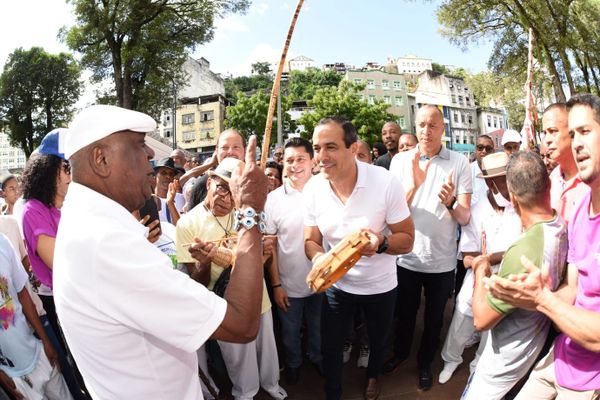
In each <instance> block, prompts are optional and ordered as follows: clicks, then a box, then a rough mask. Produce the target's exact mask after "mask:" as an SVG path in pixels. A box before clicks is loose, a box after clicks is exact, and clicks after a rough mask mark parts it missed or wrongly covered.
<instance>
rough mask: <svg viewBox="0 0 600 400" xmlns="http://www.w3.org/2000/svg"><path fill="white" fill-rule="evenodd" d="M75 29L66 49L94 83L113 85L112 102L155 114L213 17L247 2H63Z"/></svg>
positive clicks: (207, 37) (165, 103) (65, 32)
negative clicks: (70, 8) (69, 5)
mask: <svg viewBox="0 0 600 400" xmlns="http://www.w3.org/2000/svg"><path fill="white" fill-rule="evenodd" d="M67 1H68V2H70V3H72V4H73V5H74V14H75V17H76V20H77V22H76V25H75V26H73V27H71V28H69V29H68V30H66V29H63V37H64V40H65V41H66V43H67V45H68V46H69V47H70V48H71V49H72V50H75V51H77V52H79V53H81V55H82V58H81V62H82V65H83V66H84V67H85V68H88V69H89V70H90V71H92V73H93V79H94V80H95V81H97V82H101V81H104V80H105V79H107V78H110V79H111V80H113V82H114V89H115V95H116V100H117V104H118V105H119V106H121V107H125V108H130V109H135V110H141V111H146V112H149V113H151V114H153V115H155V116H156V115H158V114H159V113H160V112H161V111H162V110H164V109H165V108H168V107H169V105H170V103H171V101H172V94H171V87H172V82H173V81H175V82H176V83H177V84H178V85H179V84H181V83H182V82H183V80H184V79H185V77H184V76H183V74H182V72H181V67H182V65H183V63H184V62H185V60H186V57H187V54H188V52H190V51H193V50H194V49H195V47H196V46H197V45H199V44H202V43H205V42H207V41H209V40H211V39H212V37H213V33H214V27H213V23H214V20H215V18H218V17H222V16H224V15H226V14H228V13H232V12H244V11H245V10H246V9H247V8H248V4H249V0H197V1H187V0H184V1H181V0H102V1H93V0H67Z"/></svg>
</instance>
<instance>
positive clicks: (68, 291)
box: [53, 105, 267, 400]
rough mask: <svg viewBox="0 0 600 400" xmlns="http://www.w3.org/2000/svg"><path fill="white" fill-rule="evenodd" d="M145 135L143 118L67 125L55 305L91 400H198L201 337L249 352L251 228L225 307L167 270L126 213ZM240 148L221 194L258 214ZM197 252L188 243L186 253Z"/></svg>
mask: <svg viewBox="0 0 600 400" xmlns="http://www.w3.org/2000/svg"><path fill="white" fill-rule="evenodd" d="M154 129H156V122H155V121H154V120H153V119H152V118H151V117H150V116H148V115H146V114H142V113H139V112H136V111H131V110H126V109H123V108H119V107H114V106H106V105H96V106H92V107H89V108H86V109H84V110H83V111H81V112H80V113H79V114H78V115H77V116H76V117H75V119H74V120H73V123H72V124H71V127H70V130H69V133H68V135H67V140H66V149H65V156H66V157H67V158H68V159H69V160H70V162H71V167H72V172H71V174H72V179H73V180H72V182H71V184H70V187H69V193H68V194H67V196H66V198H65V202H64V205H63V208H62V218H61V221H60V225H59V227H58V234H57V237H56V248H55V252H54V270H53V274H54V296H55V302H56V310H57V312H58V317H59V320H60V322H61V324H62V327H63V331H64V334H65V337H66V339H67V342H68V343H69V346H70V348H71V351H72V353H73V356H74V358H75V360H76V362H77V365H78V366H79V367H80V370H81V374H82V375H83V378H84V380H85V383H86V386H87V387H88V389H89V390H90V393H91V394H92V397H93V398H95V399H109V398H110V399H124V400H125V399H127V400H132V399H134V400H142V399H144V400H145V399H161V400H172V399H193V400H201V399H202V398H203V397H202V391H201V388H200V383H199V379H198V360H197V356H196V349H198V348H199V347H200V346H201V345H202V344H203V343H204V342H205V341H206V340H207V339H208V338H210V337H212V338H215V339H222V340H229V341H236V342H249V341H251V340H253V339H254V338H255V337H256V334H257V332H258V328H259V315H260V299H261V289H262V281H263V272H262V270H263V267H262V249H261V247H262V246H261V235H260V232H259V230H258V228H257V224H256V223H252V224H249V225H246V226H243V227H241V228H240V231H239V232H238V257H237V259H236V262H235V266H234V270H233V272H232V274H231V281H230V283H229V287H228V289H227V291H226V292H225V296H224V297H225V298H224V299H223V298H219V297H218V296H216V295H215V294H213V293H211V292H209V291H208V290H207V289H206V288H205V287H204V286H202V285H199V284H198V283H196V282H194V281H193V280H191V279H190V278H189V277H188V276H186V275H184V274H182V273H180V272H179V271H175V270H174V269H173V266H172V262H171V260H170V259H169V257H167V256H165V255H164V254H163V253H162V252H161V251H160V250H159V249H158V248H156V247H155V246H154V245H153V244H151V243H150V242H149V241H148V240H147V239H146V235H147V234H148V228H147V227H145V226H143V225H141V224H140V223H139V222H138V221H137V220H136V219H135V218H134V217H133V215H132V214H131V213H132V211H134V210H137V209H139V208H140V207H142V206H143V205H144V203H145V201H146V200H147V199H148V198H150V196H151V194H152V186H151V180H152V178H153V171H152V166H151V165H150V160H151V159H152V158H153V156H154V152H153V151H152V149H151V148H150V147H148V145H147V144H146V143H145V134H146V132H151V131H153V130H154ZM254 140H255V139H253V141H254ZM253 143H254V142H253ZM249 149H250V150H249V151H248V152H247V154H246V160H247V162H246V165H245V168H244V170H243V171H241V170H238V171H237V173H236V177H235V178H234V179H233V182H232V185H231V189H232V193H233V198H234V201H235V202H236V204H237V205H238V206H239V207H245V208H248V207H249V208H252V209H253V210H256V211H257V212H259V211H262V209H263V207H264V203H265V199H266V193H267V190H266V178H265V176H264V173H263V172H262V171H261V170H259V169H258V168H257V167H256V163H255V154H254V151H253V149H254V146H250V147H249ZM207 245H208V244H206V243H203V242H201V241H200V240H196V244H195V245H194V246H193V247H194V249H197V250H200V249H201V248H205V247H206V246H207Z"/></svg>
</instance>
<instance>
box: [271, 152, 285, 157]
mask: <svg viewBox="0 0 600 400" xmlns="http://www.w3.org/2000/svg"><path fill="white" fill-rule="evenodd" d="M281 156H283V153H273V157H281Z"/></svg>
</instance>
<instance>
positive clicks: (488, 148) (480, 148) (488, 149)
mask: <svg viewBox="0 0 600 400" xmlns="http://www.w3.org/2000/svg"><path fill="white" fill-rule="evenodd" d="M476 148H477V151H484V150H485V151H486V153H491V152H492V151H494V146H486V145H483V144H478V145H477V146H476Z"/></svg>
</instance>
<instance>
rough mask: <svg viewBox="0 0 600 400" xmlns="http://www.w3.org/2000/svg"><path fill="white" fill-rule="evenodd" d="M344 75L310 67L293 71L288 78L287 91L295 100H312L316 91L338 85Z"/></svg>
mask: <svg viewBox="0 0 600 400" xmlns="http://www.w3.org/2000/svg"><path fill="white" fill-rule="evenodd" d="M342 78H343V75H341V74H338V73H337V72H334V71H321V70H319V69H317V68H308V69H307V70H306V71H292V72H291V73H290V75H289V78H288V84H287V93H288V95H289V96H292V97H293V98H294V100H312V98H313V97H314V95H315V93H316V91H317V90H318V89H320V88H324V87H337V86H338V85H339V83H340V82H341V80H342Z"/></svg>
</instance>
